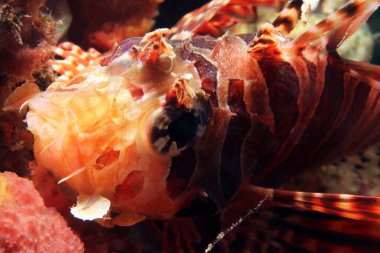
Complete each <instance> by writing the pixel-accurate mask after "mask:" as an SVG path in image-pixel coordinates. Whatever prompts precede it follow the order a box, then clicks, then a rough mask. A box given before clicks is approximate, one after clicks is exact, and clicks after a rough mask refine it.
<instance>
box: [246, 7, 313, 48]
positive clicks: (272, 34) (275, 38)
mask: <svg viewBox="0 0 380 253" xmlns="http://www.w3.org/2000/svg"><path fill="white" fill-rule="evenodd" d="M310 2H311V1H306V0H291V1H289V4H288V5H287V6H286V8H285V9H283V10H282V11H281V13H280V14H279V16H278V17H277V18H276V19H275V20H274V21H273V23H272V24H268V23H267V24H264V25H262V26H261V28H260V30H259V32H258V33H257V34H256V36H255V38H254V39H253V41H252V42H251V44H250V52H251V53H254V52H257V51H259V52H260V51H261V50H262V48H266V47H267V46H268V45H275V44H277V42H282V41H286V35H288V34H289V33H290V32H291V31H292V30H293V29H294V27H295V26H296V24H297V21H298V20H299V19H302V20H303V21H305V20H306V14H307V13H309V12H311V7H312V5H311V3H310ZM314 2H315V3H318V2H319V0H315V1H314ZM314 5H316V4H314Z"/></svg>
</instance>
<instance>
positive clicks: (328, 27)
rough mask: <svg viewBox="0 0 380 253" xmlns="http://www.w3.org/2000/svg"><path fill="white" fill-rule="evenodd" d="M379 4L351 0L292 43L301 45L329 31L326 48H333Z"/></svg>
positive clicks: (376, 2)
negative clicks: (351, 0)
mask: <svg viewBox="0 0 380 253" xmlns="http://www.w3.org/2000/svg"><path fill="white" fill-rule="evenodd" d="M379 5H380V1H379V0H356V1H353V2H352V3H349V4H347V5H345V6H344V7H342V8H341V9H339V10H338V11H336V12H335V13H333V14H331V15H330V16H329V17H327V18H326V19H324V20H322V21H321V22H320V23H318V24H316V25H315V26H313V27H312V28H310V29H309V30H308V31H307V32H305V33H303V34H301V35H300V36H299V37H297V38H295V39H294V41H293V45H294V46H296V47H303V46H305V45H307V44H309V43H311V42H313V41H315V40H317V39H320V38H322V37H323V36H325V34H326V33H330V35H329V36H328V40H327V49H329V50H334V49H336V48H338V47H339V46H340V45H342V43H343V42H344V41H345V40H347V39H348V38H349V37H350V36H351V35H352V34H353V33H355V31H356V30H357V29H359V28H360V26H361V25H362V24H363V23H364V22H365V21H366V20H367V19H368V18H369V17H370V16H371V15H372V13H373V12H374V11H375V10H376V9H377V8H378V6H379Z"/></svg>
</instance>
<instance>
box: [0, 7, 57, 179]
mask: <svg viewBox="0 0 380 253" xmlns="http://www.w3.org/2000/svg"><path fill="white" fill-rule="evenodd" d="M44 3H45V0H32V1H31V0H4V1H0V34H1V36H0V59H1V63H2V64H1V65H0V106H1V107H2V106H3V105H4V102H5V101H6V99H7V98H8V96H9V94H11V92H12V91H13V90H14V89H15V88H16V87H17V86H19V85H21V84H22V83H23V82H29V81H34V79H35V78H34V76H35V77H38V80H37V81H39V82H40V81H41V82H42V78H41V76H46V74H41V73H44V72H46V71H45V70H43V67H44V66H45V65H46V62H47V60H48V59H50V58H51V57H52V55H53V52H52V46H53V45H54V44H55V43H56V39H55V37H54V33H55V23H54V20H52V19H51V18H49V17H48V15H42V12H41V10H42V9H43V6H44ZM40 72H41V73H40ZM36 79H37V78H36ZM1 107H0V108H1ZM22 120H23V119H22V115H19V114H18V113H15V112H4V111H1V112H0V168H1V171H2V170H13V171H16V172H17V173H19V174H22V175H23V174H25V172H26V171H27V161H28V160H29V159H30V158H31V149H32V147H31V146H32V145H31V144H32V143H31V142H32V138H31V135H30V134H28V132H27V131H26V130H25V124H24V123H23V121H22ZM5 158H6V159H5Z"/></svg>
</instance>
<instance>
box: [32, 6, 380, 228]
mask: <svg viewBox="0 0 380 253" xmlns="http://www.w3.org/2000/svg"><path fill="white" fill-rule="evenodd" d="M227 2H229V1H212V2H211V3H210V4H209V5H210V6H211V7H212V6H214V7H215V6H219V5H220V6H224V5H225V4H226V3H227ZM379 4H380V2H379V1H355V2H354V3H352V4H351V5H347V6H346V7H344V8H343V9H341V10H339V11H338V12H337V13H336V14H334V15H335V16H332V17H331V18H330V19H326V20H324V21H322V23H320V24H318V25H316V26H314V27H313V28H312V29H311V30H309V31H308V32H305V33H304V34H302V35H300V36H299V37H297V38H295V39H289V38H287V37H286V35H287V34H288V33H289V32H290V31H291V30H292V28H293V27H294V25H295V22H296V21H297V20H298V18H299V17H302V16H303V10H302V8H301V7H303V6H304V3H303V1H291V2H290V3H289V5H288V7H287V8H286V9H285V10H284V11H283V12H282V13H281V14H280V16H279V18H278V19H276V20H275V21H274V23H273V24H272V25H270V24H266V25H264V26H263V27H262V28H261V29H260V31H259V32H258V33H257V34H256V35H253V34H247V35H240V36H232V35H224V36H222V37H220V38H218V39H214V38H211V37H208V36H205V37H193V38H192V36H190V37H189V38H186V36H188V33H189V32H188V30H186V29H184V27H185V28H188V26H186V22H184V23H180V24H179V25H178V26H177V27H175V29H174V30H171V31H169V32H168V30H166V29H161V30H156V31H154V32H151V33H149V34H147V35H146V36H145V37H144V38H134V39H130V40H126V41H124V42H122V43H121V44H120V45H119V46H118V47H116V48H115V49H114V50H113V51H112V52H110V53H108V54H106V55H105V56H103V57H101V58H97V59H95V60H94V61H93V62H92V63H91V64H90V65H89V66H88V67H87V68H85V69H84V70H81V71H77V73H76V74H75V77H74V78H71V79H69V80H63V79H60V81H56V82H55V83H53V84H52V85H51V86H50V87H49V88H48V89H47V91H45V92H42V93H40V94H39V95H37V96H35V97H33V98H32V99H30V100H29V102H28V106H29V112H28V114H27V123H28V127H29V129H30V130H31V132H32V133H33V135H34V138H35V144H34V152H35V157H36V161H37V163H38V164H39V166H42V167H44V168H45V169H47V170H49V171H51V172H52V173H53V174H54V176H55V177H56V178H57V179H64V180H63V181H65V183H66V184H68V185H69V186H70V188H72V189H73V190H75V192H76V193H77V194H78V195H81V196H101V198H99V199H101V200H102V201H103V200H104V198H105V199H107V200H108V201H109V202H107V203H110V204H109V210H108V216H107V218H106V219H103V220H101V221H100V222H102V223H103V224H105V225H115V224H116V225H132V224H134V223H136V222H138V221H141V220H143V219H145V218H148V219H170V218H173V217H175V216H188V217H189V216H206V215H212V214H215V213H219V212H222V211H223V210H225V209H226V208H227V210H229V209H231V208H232V207H234V206H237V205H238V204H239V203H241V201H242V199H243V201H244V199H245V200H246V201H247V200H251V201H252V202H254V203H256V204H257V203H259V202H260V201H262V200H263V196H265V199H268V202H271V203H272V204H273V203H277V204H280V205H285V206H289V205H290V206H293V207H300V206H302V205H301V204H298V205H296V204H294V203H292V201H291V199H292V198H294V200H295V201H301V199H302V198H301V197H300V196H305V198H306V199H310V201H311V203H313V204H315V203H317V202H318V201H317V200H318V199H319V198H322V199H323V198H324V197H325V195H323V194H321V195H310V196H309V195H307V194H306V195H302V194H299V193H297V194H296V193H289V194H288V193H283V192H281V191H278V192H276V190H273V189H271V188H276V187H278V186H279V185H280V184H281V183H282V182H284V181H285V180H286V179H287V178H288V177H290V176H291V175H293V174H295V173H297V172H298V171H300V170H302V169H306V168H309V167H313V166H317V165H320V164H322V163H324V162H327V161H330V160H332V159H334V158H336V157H339V156H342V155H345V154H349V153H352V152H355V151H357V150H359V149H361V148H365V147H367V146H369V145H371V144H374V143H378V142H379V141H380V139H379V138H380V131H379V130H378V129H379V128H378V127H377V126H378V124H379V123H380V104H379V101H380V99H379V97H380V92H379V82H380V76H379V74H378V73H379V68H378V67H376V66H371V65H368V64H360V63H356V62H352V61H347V60H344V59H342V58H341V57H340V56H339V55H338V54H337V53H336V51H335V49H336V48H337V47H339V45H340V44H341V43H343V42H344V40H345V39H346V37H349V35H350V34H351V33H353V32H354V30H355V29H357V28H358V26H359V25H360V24H361V23H362V22H364V21H365V20H366V18H367V17H368V16H369V15H370V14H371V13H372V12H373V11H374V10H376V8H377V6H378V5H379ZM210 6H206V9H205V10H204V13H206V14H207V13H210V11H214V10H215V9H216V8H207V7H210ZM206 14H205V15H204V16H203V17H208V15H206ZM200 20H202V18H199V19H197V20H194V23H196V22H197V21H199V22H201V21H200ZM208 20H209V18H207V19H205V20H204V22H207V21H208ZM347 20H348V21H347ZM340 21H344V22H343V23H342V22H340ZM345 22H346V23H345ZM347 22H354V23H353V24H354V25H352V26H350V27H351V28H352V29H353V30H347V25H348V23H347ZM313 29H314V30H313ZM190 30H191V29H190ZM332 30H334V31H335V35H336V36H331V35H330V36H329V35H328V34H327V35H324V34H325V33H327V32H328V31H332ZM173 31H175V32H173ZM186 32H188V33H186ZM312 42H313V43H312ZM314 42H315V43H314ZM68 47H70V46H69V45H67V48H68ZM67 48H66V49H67ZM71 50H72V51H73V50H74V51H75V50H77V51H78V50H79V49H74V47H71ZM59 53H60V54H64V52H63V51H59ZM83 55H85V54H84V53H83V54H82V56H83ZM64 63H65V62H61V63H60V65H56V66H58V67H62V66H64ZM58 67H57V68H58ZM60 72H62V73H64V72H65V71H62V69H61V70H60ZM257 186H260V187H257ZM261 187H266V188H261ZM263 189H264V190H263ZM252 196H256V198H257V201H256V202H255V201H254V199H255V197H252ZM334 196H335V195H334ZM339 196H340V195H337V196H335V197H336V198H332V197H331V196H330V204H326V206H325V205H323V208H322V207H315V205H310V206H309V207H310V208H311V210H314V211H321V212H325V213H329V214H333V215H341V216H343V217H348V218H354V219H355V218H358V219H364V220H365V219H369V218H368V216H370V215H368V216H367V214H366V213H364V214H362V215H360V217H359V216H358V215H357V216H355V215H352V213H349V214H348V213H347V212H344V211H336V210H335V209H334V208H333V207H336V206H335V204H331V203H340V201H346V200H347V199H349V200H350V201H351V200H357V199H356V198H351V197H347V196H341V197H339ZM314 199H317V200H315V201H314ZM82 200H83V198H82ZM302 200H303V199H302ZM363 201H364V200H363ZM365 201H369V203H372V204H373V203H376V205H377V202H376V198H373V199H371V198H368V199H365ZM365 201H364V202H365ZM371 201H375V202H371ZM86 203H87V204H86V205H89V204H88V202H86ZM231 203H232V204H231ZM260 203H261V202H260ZM365 203H367V202H365ZM252 205H253V206H254V204H252ZM336 205H337V204H336ZM368 205H369V207H367V206H366V208H367V209H365V210H369V209H370V210H372V209H371V208H372V206H371V204H368ZM240 206H244V205H240ZM305 206H306V205H305ZM239 208H240V207H239ZM250 208H252V206H251V207H250ZM313 208H314V209H313ZM248 209H249V208H248ZM360 211H361V209H360V208H359V209H355V214H356V213H359V212H360ZM106 213H107V212H105V213H104V212H103V213H102V215H101V216H102V217H98V218H104V217H106V216H104V215H105V214H106ZM372 214H373V213H372ZM375 215H376V217H377V216H378V213H377V212H375ZM103 216H104V217H103ZM371 219H374V220H376V221H377V218H373V217H372V216H371Z"/></svg>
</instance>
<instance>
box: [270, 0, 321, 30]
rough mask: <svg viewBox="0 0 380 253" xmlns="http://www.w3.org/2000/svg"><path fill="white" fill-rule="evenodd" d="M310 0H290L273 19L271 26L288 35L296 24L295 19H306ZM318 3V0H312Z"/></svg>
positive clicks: (309, 10)
mask: <svg viewBox="0 0 380 253" xmlns="http://www.w3.org/2000/svg"><path fill="white" fill-rule="evenodd" d="M309 2H312V1H304V0H292V1H290V2H289V4H288V6H287V7H286V8H285V9H284V10H283V11H282V12H281V13H280V15H279V16H278V17H277V18H276V19H275V20H274V21H273V27H274V28H276V30H277V31H278V32H280V33H281V34H282V35H284V36H285V35H288V34H289V33H290V32H291V31H292V30H293V29H294V27H295V26H296V24H297V21H298V20H299V19H302V20H303V21H306V15H307V14H308V13H309V12H311V3H309ZM314 2H315V3H316V4H318V2H319V1H318V0H315V1H314Z"/></svg>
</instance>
